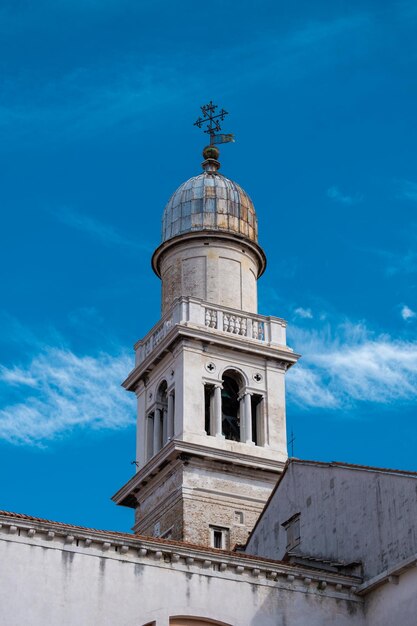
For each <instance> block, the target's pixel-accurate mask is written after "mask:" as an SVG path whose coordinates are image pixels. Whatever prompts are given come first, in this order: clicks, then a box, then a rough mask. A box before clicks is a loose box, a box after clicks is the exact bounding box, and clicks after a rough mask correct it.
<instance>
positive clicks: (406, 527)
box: [247, 462, 417, 623]
mask: <svg viewBox="0 0 417 626" xmlns="http://www.w3.org/2000/svg"><path fill="white" fill-rule="evenodd" d="M416 490H417V478H415V477H412V476H402V475H398V474H389V473H386V472H378V471H364V470H360V469H354V468H351V469H350V468H346V467H341V466H336V467H335V466H322V465H314V464H308V462H306V463H305V464H303V463H302V462H300V463H299V462H295V463H292V464H291V465H290V466H289V468H288V469H287V471H286V473H285V474H284V476H283V478H282V480H281V481H280V483H279V485H278V488H277V490H276V491H275V493H274V496H273V498H272V499H271V501H270V502H269V505H268V507H267V509H266V510H265V512H264V514H263V516H262V517H261V519H260V521H259V523H258V525H257V526H256V528H255V530H254V532H253V534H252V536H251V538H250V540H249V543H248V548H247V552H248V553H250V554H257V555H263V556H266V557H271V558H275V559H282V558H283V556H284V554H285V552H286V543H287V538H286V531H285V529H284V528H283V526H282V524H283V522H285V521H286V520H288V519H289V518H290V517H291V516H292V515H294V514H295V513H301V516H300V529H301V543H300V545H299V546H298V547H297V552H299V553H301V554H307V555H311V556H316V557H318V558H326V559H334V560H336V561H345V562H347V563H349V562H352V561H362V562H363V564H364V572H365V576H366V577H367V578H369V577H372V576H375V575H377V574H379V573H380V572H382V571H384V570H386V569H387V568H388V567H391V566H393V565H395V564H396V563H398V562H399V561H401V560H402V559H406V558H407V557H409V556H411V555H413V554H415V553H416V552H417V525H416V519H417V498H416ZM416 623H417V621H416Z"/></svg>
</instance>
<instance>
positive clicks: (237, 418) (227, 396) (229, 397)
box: [222, 370, 243, 441]
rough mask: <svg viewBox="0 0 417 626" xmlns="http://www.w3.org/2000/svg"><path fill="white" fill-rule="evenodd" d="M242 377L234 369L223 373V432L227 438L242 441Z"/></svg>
mask: <svg viewBox="0 0 417 626" xmlns="http://www.w3.org/2000/svg"><path fill="white" fill-rule="evenodd" d="M242 382H243V381H242V377H241V375H240V374H238V373H237V372H235V371H234V370H227V372H225V374H224V375H223V380H222V383H223V388H222V434H223V435H224V437H225V439H230V440H231V441H241V405H240V398H239V392H240V390H241V388H242Z"/></svg>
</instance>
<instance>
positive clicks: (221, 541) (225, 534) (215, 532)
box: [210, 526, 229, 550]
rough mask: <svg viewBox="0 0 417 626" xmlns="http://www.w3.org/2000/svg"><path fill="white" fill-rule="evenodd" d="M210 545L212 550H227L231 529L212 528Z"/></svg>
mask: <svg viewBox="0 0 417 626" xmlns="http://www.w3.org/2000/svg"><path fill="white" fill-rule="evenodd" d="M210 543H211V546H212V548H218V549H219V550H227V548H228V547H229V529H228V528H222V527H220V526H210Z"/></svg>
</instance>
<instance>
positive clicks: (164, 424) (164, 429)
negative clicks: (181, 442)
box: [162, 409, 168, 446]
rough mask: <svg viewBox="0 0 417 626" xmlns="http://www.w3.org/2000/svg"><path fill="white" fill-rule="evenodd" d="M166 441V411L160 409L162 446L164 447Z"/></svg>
mask: <svg viewBox="0 0 417 626" xmlns="http://www.w3.org/2000/svg"><path fill="white" fill-rule="evenodd" d="M167 441H168V419H167V410H166V409H162V445H163V446H164V445H165V444H166V442H167Z"/></svg>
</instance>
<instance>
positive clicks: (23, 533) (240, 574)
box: [0, 511, 361, 602]
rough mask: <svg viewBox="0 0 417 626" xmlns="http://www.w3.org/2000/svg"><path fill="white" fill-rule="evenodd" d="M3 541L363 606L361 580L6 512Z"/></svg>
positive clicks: (0, 527)
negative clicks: (312, 592) (359, 592)
mask: <svg viewBox="0 0 417 626" xmlns="http://www.w3.org/2000/svg"><path fill="white" fill-rule="evenodd" d="M1 540H3V541H8V542H13V543H16V544H19V543H20V544H28V545H31V546H38V547H41V548H43V549H45V548H46V549H55V550H61V551H65V552H72V553H79V554H83V555H88V556H91V557H100V558H103V557H104V558H109V559H114V560H121V561H124V562H131V563H142V564H146V565H148V566H151V567H152V566H153V567H164V568H168V569H176V570H178V571H183V572H186V573H198V574H200V575H206V576H215V577H219V578H226V579H232V580H246V581H247V582H251V583H253V584H260V585H268V586H274V587H278V588H287V589H292V590H293V591H298V592H304V593H306V592H308V591H309V590H313V589H314V590H315V591H319V592H320V593H321V594H323V595H324V596H331V597H337V598H341V599H349V600H353V601H357V602H361V599H360V598H359V597H358V596H357V595H356V590H357V586H358V584H359V583H360V582H361V580H360V579H358V578H356V577H352V576H345V575H341V574H331V573H328V572H323V571H320V570H317V569H314V570H312V569H309V568H306V567H300V566H294V565H288V564H286V563H282V562H281V561H273V560H269V559H264V558H259V557H256V556H252V555H248V554H244V553H240V552H229V551H225V550H217V549H214V548H204V547H200V546H195V545H192V544H186V543H182V542H178V541H172V540H167V539H161V538H151V537H140V536H135V535H129V534H128V533H117V532H112V531H102V530H95V529H90V528H84V527H82V526H72V525H70V524H61V523H59V522H51V521H48V520H42V519H39V518H32V517H30V516H26V515H24V516H23V515H19V514H16V513H8V512H5V511H3V512H0V541H1Z"/></svg>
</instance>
